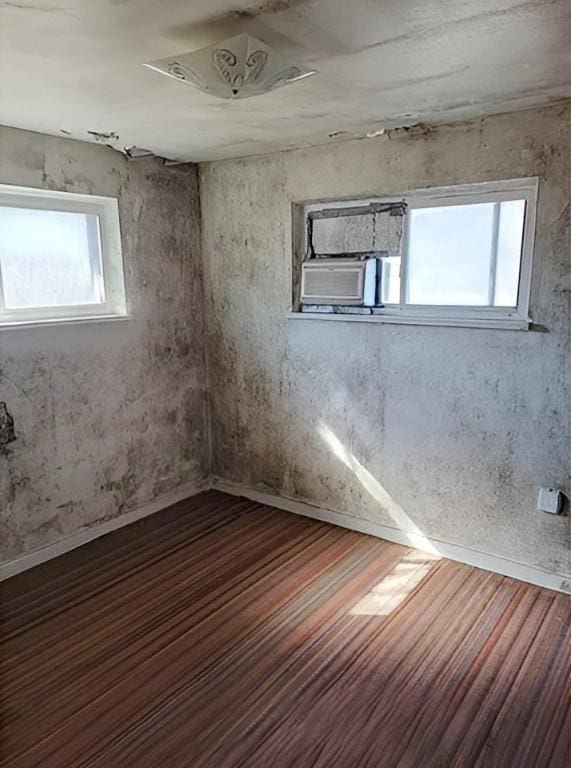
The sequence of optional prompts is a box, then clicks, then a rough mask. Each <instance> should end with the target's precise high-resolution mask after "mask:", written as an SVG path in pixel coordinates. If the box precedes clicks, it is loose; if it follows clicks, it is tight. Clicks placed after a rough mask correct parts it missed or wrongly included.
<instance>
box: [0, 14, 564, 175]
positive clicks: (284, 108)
mask: <svg viewBox="0 0 571 768" xmlns="http://www.w3.org/2000/svg"><path fill="white" fill-rule="evenodd" d="M570 22H571V4H570V3H569V2H568V0H550V1H549V2H546V1H545V0H524V1H522V0H449V2H447V3H445V4H443V3H442V2H441V0H423V1H422V2H421V1H420V0H384V1H383V2H381V1H380V0H351V2H350V3H348V2H347V0H268V2H263V0H260V2H257V3H252V2H251V0H250V1H248V0H234V2H230V0H196V1H195V2H193V3H189V2H188V1H187V0H171V1H170V2H169V3H156V2H154V0H138V1H137V2H134V1H133V0H99V1H98V2H97V3H93V2H91V0H57V2H54V1H53V0H34V2H24V1H22V2H15V1H14V0H12V1H10V2H1V1H0V51H1V66H2V73H3V76H2V83H1V84H0V123H3V124H6V125H11V126H15V127H19V128H26V129H30V130H36V131H42V132H45V133H52V134H56V135H57V134H59V135H61V130H62V126H65V132H66V135H67V132H69V135H71V136H72V137H73V138H76V139H82V140H86V141H91V140H95V139H94V137H93V136H90V135H89V133H88V131H93V130H94V128H95V127H98V126H101V128H97V130H101V131H103V132H106V131H107V130H109V129H108V128H107V126H110V127H111V128H112V130H113V131H114V132H115V133H117V134H118V135H119V136H120V137H121V143H122V144H123V145H124V146H128V147H131V146H138V147H145V148H148V150H149V151H150V152H152V153H154V154H156V155H159V156H163V157H167V158H170V159H171V160H178V161H191V160H215V159H219V158H228V157H239V156H246V155H252V154H260V153H264V152H270V151H275V150H279V149H287V148H290V147H294V146H302V145H308V144H319V143H327V142H330V141H335V140H342V139H344V138H347V137H351V136H355V135H360V136H365V135H373V134H376V133H377V132H380V131H382V130H383V129H388V128H394V127H400V126H403V125H412V124H414V123H425V124H430V123H438V122H451V121H455V120H465V119H470V118H476V117H480V116H484V115H487V114H491V113H496V112H507V111H513V110H518V109H524V108H528V107H532V106H541V105H544V104H548V103H553V102H556V101H559V100H561V99H563V98H566V97H569V96H571V82H570V81H571V76H570V75H569V74H568V73H570V72H571V53H570V47H569V44H568V43H569V38H568V29H569V25H570ZM242 31H248V32H250V33H251V34H253V35H255V36H256V37H258V38H260V39H262V40H264V42H266V43H267V44H269V45H271V46H272V47H275V48H276V49H277V50H280V51H282V52H283V53H284V54H288V55H294V56H295V58H296V60H298V61H300V63H302V64H304V65H306V66H308V67H310V68H314V69H317V70H318V72H319V75H317V76H315V77H313V78H310V79H308V80H307V81H303V82H300V83H297V84H296V85H295V86H291V87H288V88H286V89H281V90H279V91H275V92H271V93H268V94H265V95H263V96H258V97H255V98H253V99H249V100H248V101H247V102H246V103H239V102H220V101H219V100H218V99H216V98H215V97H212V96H208V95H206V94H204V93H201V92H200V91H195V90H194V89H191V88H188V87H185V86H184V85H183V84H181V83H178V82H176V81H174V80H173V81H172V82H170V81H169V80H168V79H167V78H163V77H161V76H160V75H158V74H157V73H154V72H152V71H150V70H148V69H145V68H144V67H143V66H142V64H143V62H145V61H149V60H153V59H155V58H161V57H165V56H169V55H174V54H177V53H181V52H184V51H189V50H193V49H195V48H199V47H201V46H203V45H207V44H210V43H212V42H215V41H216V40H220V39H223V38H224V37H225V36H228V34H237V33H238V32H242Z"/></svg>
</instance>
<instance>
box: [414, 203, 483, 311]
mask: <svg viewBox="0 0 571 768" xmlns="http://www.w3.org/2000/svg"><path fill="white" fill-rule="evenodd" d="M409 215H410V225H409V241H408V264H407V269H408V279H407V294H408V295H407V303H408V304H433V305H439V304H440V305H451V306H454V305H460V306H461V305H464V306H485V305H487V304H488V303H489V292H490V266H491V258H492V234H493V223H494V203H478V204H475V205H451V206H441V207H437V208H415V209H412V210H411V211H410V214H409Z"/></svg>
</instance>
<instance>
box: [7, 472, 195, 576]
mask: <svg viewBox="0 0 571 768" xmlns="http://www.w3.org/2000/svg"><path fill="white" fill-rule="evenodd" d="M209 488H210V482H209V480H208V479H206V480H204V481H202V482H201V483H194V484H192V483H188V484H186V485H182V486H180V487H179V488H177V489H176V490H174V491H171V492H169V493H165V494H164V495H162V496H159V497H158V498H156V499H153V500H152V501H148V502H147V503H146V504H141V506H139V507H136V508H135V509H132V510H130V511H129V512H124V513H123V514H122V515H117V517H113V518H112V519H111V520H106V521H105V522H103V523H100V524H99V525H94V526H93V527H91V528H83V529H81V530H79V531H77V533H73V534H71V536H66V537H65V538H63V539H60V540H59V541H56V542H54V543H53V544H48V546H46V547H41V548H40V549H35V550H33V551H32V552H28V553H27V554H25V555H22V556H21V557H17V558H15V559H14V560H8V561H7V562H5V563H2V564H0V581H3V580H4V579H8V578H10V577H11V576H15V575H16V574H18V573H21V572H22V571H26V570H27V569H28V568H33V567H34V566H36V565H41V563H45V562H47V561H48V560H52V558H54V557H59V556H60V555H63V554H65V553H66V552H70V551H71V550H72V549H76V548H77V547H80V546H81V545H82V544H87V542H89V541H93V539H98V538H99V537H100V536H105V534H106V533H111V531H116V530H117V529H118V528H123V526H125V525H130V524H131V523H134V522H136V521H137V520H142V519H143V518H144V517H148V516H149V515H153V514H154V513H155V512H160V511H161V510H163V509H166V508H167V507H170V506H172V505H173V504H176V503H177V502H179V501H184V500H185V499H188V498H190V497H191V496H195V495H196V494H197V493H201V492H202V491H207V490H208V489H209Z"/></svg>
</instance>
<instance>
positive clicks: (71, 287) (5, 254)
mask: <svg viewBox="0 0 571 768" xmlns="http://www.w3.org/2000/svg"><path fill="white" fill-rule="evenodd" d="M0 287H1V291H0V323H1V324H6V325H18V324H26V323H30V322H42V321H57V320H74V319H87V318H95V319H97V318H101V317H102V316H118V315H119V316H120V315H125V314H126V307H125V292H124V282H123V267H122V259H121V248H120V236H119V221H118V214H117V202H116V200H114V199H112V198H100V197H97V198H96V197H91V196H88V195H74V194H69V193H62V192H52V191H43V190H33V189H24V188H18V187H6V186H0Z"/></svg>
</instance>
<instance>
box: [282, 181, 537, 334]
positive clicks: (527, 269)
mask: <svg viewBox="0 0 571 768" xmlns="http://www.w3.org/2000/svg"><path fill="white" fill-rule="evenodd" d="M537 193H538V179H537V178H536V177H532V178H523V179H508V180H502V181H493V182H483V183H475V184H457V185H454V186H449V187H434V188H426V189H413V190H410V191H406V192H404V193H403V194H401V195H396V196H393V197H386V198H374V199H373V198H368V199H367V200H365V201H364V200H356V199H353V200H345V201H341V202H321V203H313V202H312V203H310V204H302V205H303V210H304V217H303V219H304V222H305V220H306V216H307V213H309V212H310V211H317V210H324V209H327V208H341V207H352V206H360V207H362V206H363V202H366V203H395V202H406V204H407V214H406V215H405V222H404V231H403V240H402V254H401V282H400V302H401V303H400V304H386V305H385V306H384V307H379V308H375V310H374V314H372V315H366V314H355V315H349V314H345V313H344V314H325V313H321V312H320V313H318V314H317V313H316V314H313V315H312V314H311V313H308V312H299V311H298V312H291V313H290V317H292V318H296V319H302V318H303V319H304V318H314V319H320V320H337V321H339V320H341V321H356V322H385V323H407V324H412V325H457V326H468V327H484V328H486V327H487V328H507V329H522V330H524V329H527V328H529V325H530V323H531V319H530V316H529V304H530V290H531V274H532V264H533V248H534V236H535V220H536V209H537ZM510 200H525V203H526V205H525V218H524V228H523V238H522V251H521V263H520V274H519V284H518V300H517V306H516V307H482V306H443V305H438V306H436V305H425V304H405V300H406V291H407V266H408V265H407V256H408V240H409V234H410V233H409V230H410V215H409V212H410V210H414V209H418V208H435V207H438V206H453V205H469V204H474V203H494V202H498V203H500V202H507V201H510ZM306 237H307V235H306V233H305V234H304V238H303V248H304V253H305V252H306V251H307V245H308V244H307V239H306Z"/></svg>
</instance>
